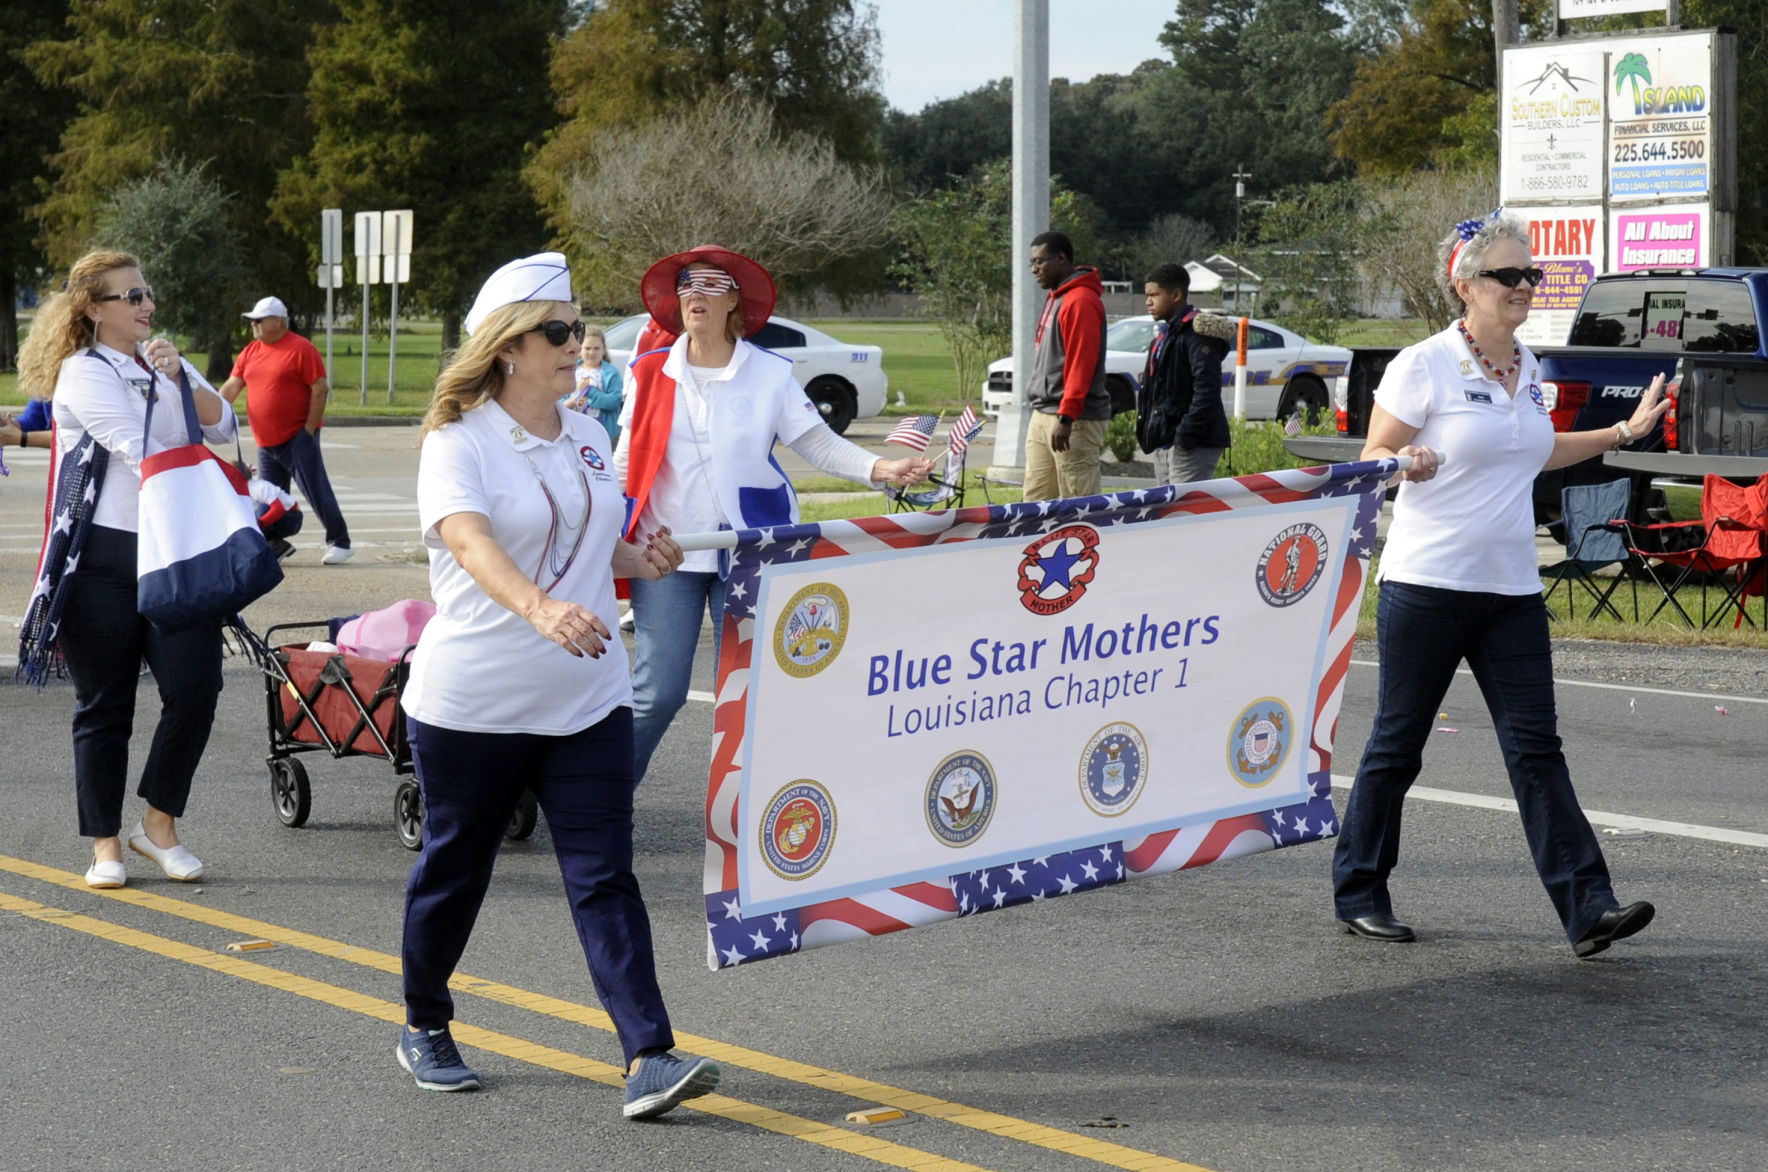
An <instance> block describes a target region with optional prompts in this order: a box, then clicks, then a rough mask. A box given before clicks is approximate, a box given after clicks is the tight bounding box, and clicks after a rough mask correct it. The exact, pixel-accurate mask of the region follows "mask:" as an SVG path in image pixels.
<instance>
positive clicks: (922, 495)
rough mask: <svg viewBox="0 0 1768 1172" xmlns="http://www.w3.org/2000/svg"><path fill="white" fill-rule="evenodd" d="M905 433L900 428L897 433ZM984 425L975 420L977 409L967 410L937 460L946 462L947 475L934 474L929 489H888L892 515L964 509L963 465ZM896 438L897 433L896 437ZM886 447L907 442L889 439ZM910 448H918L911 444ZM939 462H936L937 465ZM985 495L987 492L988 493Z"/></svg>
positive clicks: (968, 408) (889, 487)
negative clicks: (910, 511)
mask: <svg viewBox="0 0 1768 1172" xmlns="http://www.w3.org/2000/svg"><path fill="white" fill-rule="evenodd" d="M902 430H904V429H902V428H899V429H898V431H902ZM981 430H982V423H981V421H979V420H978V419H977V417H976V411H975V408H974V407H968V406H967V407H965V408H964V413H963V414H962V415H961V416H959V417H958V420H957V422H955V423H953V424H952V426H951V430H950V431H949V432H948V433H947V434H946V448H945V452H944V454H943V455H941V456H940V457H938V460H944V461H945V472H944V474H943V475H942V474H940V473H938V472H935V473H934V474H933V475H931V476H929V477H928V478H927V483H928V485H930V486H931V487H928V488H912V489H911V488H897V487H895V486H894V485H887V486H886V487H885V489H884V495H885V496H886V497H887V498H889V501H890V511H891V512H893V513H900V512H904V511H906V510H909V509H932V508H952V509H961V508H963V507H964V462H965V460H966V459H967V458H968V456H969V452H970V441H971V440H972V439H974V438H976V435H977V434H978V433H979V432H981ZM893 435H894V433H893ZM884 442H885V443H902V442H904V441H902V440H899V439H895V438H893V437H887V438H886V439H885V441H884ZM908 446H910V447H914V446H916V445H915V444H914V443H912V442H911V443H909V445H908ZM938 460H936V461H935V464H936V465H937V463H938ZM985 495H986V490H985Z"/></svg>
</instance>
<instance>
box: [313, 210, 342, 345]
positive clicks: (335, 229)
mask: <svg viewBox="0 0 1768 1172" xmlns="http://www.w3.org/2000/svg"><path fill="white" fill-rule="evenodd" d="M343 260H344V213H343V210H342V209H340V208H326V209H324V210H323V211H321V212H320V213H319V287H320V288H321V289H324V290H325V373H326V375H327V377H331V376H332V375H333V373H334V372H333V370H332V323H333V322H334V321H335V320H336V314H335V312H334V311H335V308H336V306H335V302H334V301H333V298H334V297H335V296H336V295H337V290H338V287H339V286H341V285H342V284H343V283H344V265H343Z"/></svg>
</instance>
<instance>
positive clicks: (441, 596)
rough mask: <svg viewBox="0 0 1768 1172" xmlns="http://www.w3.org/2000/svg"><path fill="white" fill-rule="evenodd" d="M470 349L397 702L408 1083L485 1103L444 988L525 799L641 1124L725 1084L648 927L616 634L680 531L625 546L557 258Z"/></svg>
mask: <svg viewBox="0 0 1768 1172" xmlns="http://www.w3.org/2000/svg"><path fill="white" fill-rule="evenodd" d="M466 328H467V334H468V335H469V341H468V342H467V344H466V346H465V347H463V348H462V349H461V351H460V352H459V353H458V354H456V355H455V356H454V357H453V359H452V361H451V362H450V363H449V364H448V367H447V369H446V370H444V371H443V372H442V376H441V378H440V379H439V380H438V381H437V383H436V391H435V395H434V398H433V399H432V402H431V405H430V410H429V414H428V415H427V416H426V417H425V419H424V439H423V452H422V455H421V456H420V457H419V462H418V485H417V498H418V516H419V520H420V523H421V524H422V525H423V537H424V544H425V545H426V546H428V547H429V551H430V593H431V595H432V597H434V599H435V601H436V616H435V618H433V619H432V620H431V621H430V623H429V625H428V626H426V627H425V628H424V632H423V635H422V637H421V638H420V639H419V640H418V644H417V650H416V652H414V653H413V655H412V659H411V676H410V678H409V680H408V681H407V683H406V686H405V688H404V689H403V691H402V693H401V696H400V703H401V704H402V705H403V707H404V709H405V714H406V716H407V718H408V720H407V729H408V731H409V734H410V738H411V758H412V764H413V765H414V766H415V768H416V770H417V777H418V784H419V785H420V786H421V787H422V789H423V801H424V841H423V849H422V852H421V853H420V854H419V855H418V860H417V864H416V865H415V866H414V867H412V869H411V880H410V883H409V884H408V886H407V888H406V894H405V942H404V951H403V954H402V959H403V962H404V964H403V971H404V977H405V1007H406V1020H405V1025H404V1027H403V1028H402V1029H401V1030H400V1034H399V1049H398V1057H399V1064H400V1065H401V1066H403V1067H404V1068H405V1070H406V1071H408V1072H409V1073H410V1074H411V1076H412V1078H413V1079H414V1080H415V1081H416V1083H417V1085H418V1086H420V1087H422V1088H424V1089H425V1090H432V1091H466V1090H475V1089H477V1088H478V1087H479V1085H480V1079H479V1075H478V1072H477V1071H475V1070H474V1069H473V1068H472V1067H470V1066H468V1065H467V1063H466V1061H465V1060H464V1059H463V1058H462V1057H461V1054H460V1051H459V1049H458V1048H457V1047H456V1046H455V1044H454V1039H453V1036H452V1034H451V1033H450V1031H449V1022H450V1020H451V1019H452V1018H453V1016H454V1000H453V998H452V997H451V996H450V995H449V991H448V979H449V977H450V976H451V975H452V974H453V972H454V967H455V965H456V964H457V963H459V961H460V958H461V954H462V953H463V952H464V951H465V949H466V945H467V939H468V937H469V936H470V935H471V933H472V930H473V922H474V920H475V919H476V918H477V916H478V914H479V907H480V904H481V903H482V902H483V901H484V898H485V893H486V890H487V888H488V887H489V886H490V883H491V870H492V865H493V864H494V863H495V862H496V860H497V852H498V847H499V846H500V844H501V843H502V839H503V827H504V826H506V825H507V824H508V823H509V818H510V814H511V812H512V811H513V810H514V809H515V807H516V803H517V801H518V800H519V799H520V798H521V796H522V793H523V791H525V790H532V791H533V793H534V796H535V798H536V799H538V801H539V803H540V808H541V810H542V811H543V812H544V813H545V814H546V822H547V827H548V829H549V830H550V831H551V833H552V841H553V852H554V853H555V854H556V855H557V856H558V860H559V871H560V872H561V873H562V875H563V876H564V880H565V890H566V893H567V895H568V896H569V897H570V903H571V918H572V921H573V922H574V924H575V926H576V929H577V935H578V938H579V940H580V941H581V943H582V946H583V954H584V958H585V959H586V960H587V961H588V963H589V969H590V973H591V975H592V976H593V977H594V978H595V987H596V992H597V994H598V995H599V996H600V997H601V1000H602V1005H603V1006H604V1008H606V1009H607V1011H608V1015H609V1017H611V1018H612V1019H613V1022H614V1029H615V1032H616V1033H617V1034H618V1035H619V1038H620V1046H621V1049H622V1051H623V1052H624V1054H625V1057H626V1063H627V1081H626V1098H625V1104H624V1105H623V1107H622V1113H623V1114H624V1115H625V1116H626V1117H627V1118H629V1119H638V1118H649V1117H651V1116H654V1115H661V1114H663V1113H664V1112H665V1111H668V1110H670V1109H672V1108H673V1107H675V1106H676V1105H677V1104H679V1103H681V1102H683V1101H684V1100H686V1099H691V1098H693V1097H695V1096H697V1095H703V1094H706V1093H707V1092H708V1091H710V1090H712V1089H713V1088H714V1087H716V1086H717V1085H718V1077H719V1071H718V1067H717V1066H716V1065H715V1064H713V1063H712V1062H710V1061H708V1060H707V1059H704V1058H697V1059H690V1058H681V1057H677V1056H676V1055H675V1054H672V1053H671V1052H670V1051H671V1048H672V1047H673V1046H674V1045H675V1036H674V1034H673V1033H672V1032H671V1030H670V1025H669V1014H668V1012H667V1011H666V1010H665V1009H664V1007H663V994H662V992H661V991H660V990H659V989H658V986H657V972H656V965H655V960H654V957H653V955H652V951H651V923H650V919H649V917H648V915H647V914H646V912H645V905H644V900H643V899H642V898H641V896H640V895H639V889H638V880H637V879H635V878H634V877H633V873H632V795H633V790H634V787H635V785H636V782H635V780H634V778H633V773H632V708H631V704H632V685H631V681H630V679H629V677H628V675H627V670H626V647H625V644H623V643H622V642H621V641H620V640H619V639H617V638H614V637H613V635H612V634H611V633H610V631H609V628H608V623H607V622H606V621H605V620H604V618H603V616H604V615H608V616H611V615H612V614H613V613H614V579H615V578H616V577H621V578H632V579H635V580H643V581H656V580H658V579H662V578H665V577H666V576H667V575H669V574H670V572H671V571H673V570H674V569H675V567H676V566H677V565H679V564H680V563H681V547H680V546H679V545H677V544H676V543H675V541H674V540H673V539H672V538H671V537H670V536H669V530H668V529H666V528H665V529H657V530H654V531H651V532H649V533H647V535H646V537H645V539H644V541H643V543H642V544H637V545H635V544H630V543H628V542H626V541H623V540H621V538H620V531H621V527H622V525H623V524H624V523H625V520H626V510H625V502H624V501H623V500H622V498H621V495H620V486H619V485H618V484H617V483H616V482H615V480H614V475H613V472H612V452H611V450H610V449H611V447H612V445H611V444H609V442H608V433H607V432H606V431H605V430H604V429H603V428H602V425H601V423H600V422H598V421H597V420H595V419H594V418H592V417H590V416H585V415H579V414H577V413H576V412H574V411H570V410H567V409H566V408H565V407H564V405H563V404H562V403H561V401H560V400H561V399H563V398H564V397H565V396H566V395H567V394H569V393H570V391H571V384H572V381H573V376H574V374H575V372H576V368H577V355H578V352H579V350H580V349H581V347H582V343H583V336H584V325H583V321H582V320H581V319H580V318H579V317H578V316H577V310H576V308H575V307H574V306H573V305H572V304H571V274H570V271H569V270H568V269H567V268H566V266H565V258H564V257H563V256H561V255H560V254H558V253H556V252H546V253H540V254H539V255H536V256H530V257H526V258H524V259H522V260H518V261H512V262H510V263H509V264H507V265H505V266H504V267H503V268H501V269H499V270H497V272H495V273H493V274H492V275H491V277H490V279H489V280H487V281H486V282H485V286H484V288H482V289H481V290H480V291H479V296H478V298H477V300H476V301H475V302H474V305H473V308H472V311H471V312H469V313H468V314H467V318H466Z"/></svg>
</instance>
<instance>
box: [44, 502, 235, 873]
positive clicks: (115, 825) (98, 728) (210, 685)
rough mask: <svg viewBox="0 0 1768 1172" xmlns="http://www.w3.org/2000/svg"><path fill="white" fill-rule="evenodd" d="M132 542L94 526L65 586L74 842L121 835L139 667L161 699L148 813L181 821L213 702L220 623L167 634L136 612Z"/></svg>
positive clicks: (147, 784) (148, 769)
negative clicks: (71, 701)
mask: <svg viewBox="0 0 1768 1172" xmlns="http://www.w3.org/2000/svg"><path fill="white" fill-rule="evenodd" d="M135 547H136V537H135V534H133V533H130V532H129V531H128V530H125V529H107V528H104V527H103V526H99V525H94V526H93V527H92V533H91V535H90V536H88V537H87V539H86V548H85V550H84V551H83V552H82V553H81V554H80V566H79V568H78V569H77V570H75V571H74V573H73V574H72V576H70V577H69V579H68V588H67V589H68V600H67V609H66V610H65V611H64V612H63V614H62V623H61V634H60V637H59V638H58V640H57V642H58V643H59V645H60V647H61V654H62V658H63V659H64V660H65V661H66V662H67V665H68V675H70V676H72V677H73V681H74V791H75V794H76V796H77V798H78V802H79V810H80V833H81V835H83V836H85V837H87V838H113V837H115V836H117V835H118V834H120V833H121V832H122V825H123V795H124V790H125V789H127V787H128V773H129V737H130V735H131V733H132V732H133V730H134V726H135V694H136V692H137V691H138V690H139V689H140V687H141V661H142V660H143V659H144V658H145V659H146V660H147V666H148V669H149V670H150V671H152V672H153V678H154V682H155V683H156V684H158V685H159V691H160V719H159V723H158V724H157V725H155V726H154V730H153V741H152V743H151V744H150V745H149V746H148V750H147V761H146V763H145V764H144V765H143V766H142V770H141V785H140V787H139V788H138V789H137V790H136V791H135V792H136V793H137V794H139V795H140V796H141V797H143V798H146V799H147V801H148V803H149V804H150V805H151V806H153V808H154V809H156V810H159V811H161V812H163V813H167V814H170V815H172V817H174V818H182V817H184V805H185V802H186V801H187V800H188V799H189V797H190V780H191V778H192V777H194V776H195V775H196V767H197V765H198V764H200V763H201V762H202V759H203V750H204V749H206V748H207V747H208V744H209V731H210V729H211V728H212V727H213V726H214V723H215V701H216V700H217V699H218V698H219V697H220V695H221V623H220V621H219V620H217V621H215V622H210V623H199V624H198V625H196V626H194V627H190V628H187V629H185V630H182V631H179V632H178V633H177V634H173V635H167V634H164V633H163V632H161V631H160V629H159V628H158V627H156V626H154V625H153V624H152V623H150V622H148V621H147V620H146V619H144V618H142V617H141V614H140V612H138V611H137V610H136V609H135V573H136V568H135Z"/></svg>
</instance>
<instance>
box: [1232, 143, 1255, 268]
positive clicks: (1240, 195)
mask: <svg viewBox="0 0 1768 1172" xmlns="http://www.w3.org/2000/svg"><path fill="white" fill-rule="evenodd" d="M1238 167H1239V169H1238V170H1236V171H1235V172H1234V255H1235V256H1236V257H1238V256H1239V255H1240V204H1241V202H1242V201H1244V200H1245V199H1246V181H1247V180H1248V179H1251V178H1252V172H1251V171H1248V170H1247V169H1246V164H1245V163H1241V164H1239V165H1238ZM1236 263H1238V261H1236Z"/></svg>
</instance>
